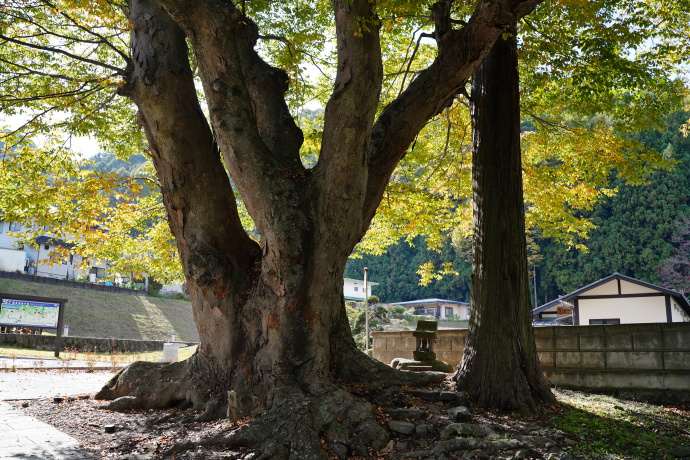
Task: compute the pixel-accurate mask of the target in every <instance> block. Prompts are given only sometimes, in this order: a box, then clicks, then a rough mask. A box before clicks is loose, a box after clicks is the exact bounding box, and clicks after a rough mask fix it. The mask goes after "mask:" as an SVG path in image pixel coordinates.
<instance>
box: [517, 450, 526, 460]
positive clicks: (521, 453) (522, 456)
mask: <svg viewBox="0 0 690 460" xmlns="http://www.w3.org/2000/svg"><path fill="white" fill-rule="evenodd" d="M527 455H529V453H528V452H527V451H526V450H525V449H520V450H518V451H517V452H515V458H516V459H517V460H522V459H525V458H527Z"/></svg>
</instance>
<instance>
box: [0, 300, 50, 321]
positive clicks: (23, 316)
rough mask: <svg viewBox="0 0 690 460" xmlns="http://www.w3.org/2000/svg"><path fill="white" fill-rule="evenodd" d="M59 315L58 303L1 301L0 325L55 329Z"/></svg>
mask: <svg viewBox="0 0 690 460" xmlns="http://www.w3.org/2000/svg"><path fill="white" fill-rule="evenodd" d="M59 314H60V304H59V303H52V302H36V301H31V300H19V299H2V303H1V304H0V324H3V325H10V326H22V327H45V328H57V327H58V318H59Z"/></svg>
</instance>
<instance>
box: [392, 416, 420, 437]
mask: <svg viewBox="0 0 690 460" xmlns="http://www.w3.org/2000/svg"><path fill="white" fill-rule="evenodd" d="M388 428H389V429H390V430H391V431H393V432H395V433H399V434H404V435H407V436H409V435H411V434H412V433H414V432H415V424H414V423H410V422H400V421H397V420H391V421H389V422H388Z"/></svg>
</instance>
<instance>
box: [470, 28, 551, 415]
mask: <svg viewBox="0 0 690 460" xmlns="http://www.w3.org/2000/svg"><path fill="white" fill-rule="evenodd" d="M517 69H518V58H517V40H516V37H515V27H514V26H512V27H511V28H510V29H506V34H505V35H504V37H503V38H499V39H498V41H497V42H496V43H495V44H494V46H493V48H492V49H491V52H490V53H489V55H488V56H487V58H486V59H485V60H484V61H483V63H482V65H481V66H480V67H479V68H478V69H477V70H476V71H475V72H474V74H473V75H472V94H471V104H472V105H471V111H472V125H473V130H472V133H473V140H472V142H473V168H472V179H473V189H472V191H473V198H474V224H473V231H474V237H473V238H474V241H473V248H474V253H473V259H472V296H471V304H472V316H471V319H470V327H469V333H468V336H467V343H466V345H465V351H464V354H463V360H462V363H461V365H460V369H459V371H458V375H457V377H458V382H459V384H460V385H461V386H462V387H463V388H464V389H465V390H466V391H467V392H468V395H469V396H470V398H471V400H472V401H473V403H474V404H476V405H479V406H482V407H489V408H497V409H503V410H509V411H520V412H525V413H531V412H534V411H536V410H537V408H538V406H539V405H542V404H552V403H554V402H555V399H554V396H553V394H552V393H551V390H550V388H549V385H548V383H547V382H546V381H545V379H544V377H543V375H542V371H541V366H540V364H539V357H538V355H537V351H536V347H535V344H534V333H533V331H532V318H531V301H530V293H529V276H528V272H527V249H526V242H525V213H524V201H523V194H522V165H521V152H520V95H519V77H518V70H517Z"/></svg>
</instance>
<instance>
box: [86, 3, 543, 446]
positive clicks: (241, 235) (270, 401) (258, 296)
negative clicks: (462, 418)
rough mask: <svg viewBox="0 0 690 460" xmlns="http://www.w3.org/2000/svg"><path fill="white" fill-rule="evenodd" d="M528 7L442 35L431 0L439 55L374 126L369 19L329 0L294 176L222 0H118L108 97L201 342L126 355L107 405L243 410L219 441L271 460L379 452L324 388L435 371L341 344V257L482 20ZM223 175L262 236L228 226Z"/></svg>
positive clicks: (293, 157)
mask: <svg viewBox="0 0 690 460" xmlns="http://www.w3.org/2000/svg"><path fill="white" fill-rule="evenodd" d="M539 1H540V0H498V1H492V2H484V3H483V5H484V6H483V7H482V8H479V9H478V10H477V13H476V16H477V17H474V16H473V18H472V19H470V21H469V22H468V25H467V26H465V27H464V28H463V29H462V30H460V31H458V30H453V29H451V28H450V25H451V21H450V2H449V1H448V0H442V1H440V2H438V3H437V4H436V5H435V6H434V8H435V11H436V13H437V14H436V38H437V41H438V43H439V55H438V58H437V59H436V61H435V62H434V64H433V65H432V66H431V67H429V69H427V70H426V71H423V72H420V74H419V75H418V76H417V78H416V79H415V80H414V81H413V82H412V83H411V84H410V86H409V87H408V88H407V89H406V90H405V91H404V92H403V93H402V95H401V96H400V97H399V98H398V99H396V100H395V101H393V102H392V103H391V104H389V105H388V106H387V107H386V108H385V109H384V110H383V112H382V113H381V114H380V115H379V117H378V120H377V121H376V122H374V121H375V115H376V111H377V108H378V99H379V92H380V88H381V80H382V71H383V69H382V64H381V50H380V45H379V37H378V29H377V28H376V27H369V28H367V30H366V31H362V30H360V26H359V25H358V24H361V23H362V22H361V20H362V18H365V21H364V23H365V24H373V23H376V21H377V18H376V13H375V4H374V2H371V1H370V0H335V1H334V2H333V8H334V16H335V23H336V33H337V39H338V73H337V76H336V79H335V87H334V90H333V94H332V96H331V99H330V100H329V102H328V104H327V106H326V110H325V116H324V120H325V121H324V130H323V140H322V146H321V152H320V155H319V160H318V163H317V164H316V166H315V167H313V168H312V169H306V168H305V167H304V166H303V165H302V163H301V161H300V156H299V150H300V146H301V144H302V140H303V139H302V132H301V130H300V129H299V128H298V127H297V125H296V124H295V122H294V120H293V118H292V116H291V115H290V112H289V110H288V108H287V105H286V103H285V92H286V91H287V76H286V75H285V73H284V72H282V71H281V70H279V69H276V68H273V67H271V66H269V65H268V64H266V63H265V62H264V61H262V60H261V59H260V57H259V56H258V55H257V54H256V51H255V50H254V46H255V44H256V40H257V38H258V29H257V27H256V25H255V24H254V23H253V22H252V21H251V19H249V18H248V17H246V16H245V15H244V14H243V13H241V12H240V11H239V10H238V9H237V8H235V6H234V5H233V4H232V3H231V2H229V1H226V0H204V1H197V2H188V1H181V0H160V4H159V2H158V1H157V0H131V1H130V2H129V16H130V20H131V24H132V36H131V46H132V61H131V63H130V65H129V66H128V72H129V75H128V78H127V82H126V84H125V85H124V86H122V87H121V88H120V90H119V92H120V94H121V95H123V96H126V97H128V98H130V99H131V100H132V101H134V102H135V103H136V104H137V106H138V108H139V113H138V116H139V121H140V123H141V125H142V126H143V128H144V131H145V133H146V136H147V139H148V142H149V153H150V155H151V157H152V159H153V163H154V165H155V167H156V172H157V174H158V178H159V181H160V184H161V191H162V194H163V201H164V204H165V207H166V210H167V213H168V216H169V223H170V228H171V230H172V233H173V235H174V236H175V238H176V240H177V246H178V250H179V254H180V260H181V262H182V267H183V270H184V273H185V277H186V279H187V284H188V287H189V291H190V297H191V300H192V308H193V311H194V321H195V323H196V325H197V328H198V330H199V337H200V345H199V349H198V351H197V353H196V354H195V355H194V356H193V357H192V358H190V359H189V360H187V361H185V362H183V363H174V364H153V363H135V364H133V365H131V366H129V367H128V368H127V369H126V370H124V371H123V372H121V373H120V374H118V375H117V376H116V377H115V378H114V379H113V380H112V381H111V382H109V383H108V384H107V385H106V386H105V387H104V388H103V389H102V390H101V392H100V393H99V394H98V395H97V396H98V397H100V398H106V399H115V398H120V397H124V399H119V400H115V401H113V405H112V406H111V407H112V408H120V409H122V408H135V407H139V408H161V407H170V406H172V405H183V406H185V407H187V406H191V407H193V408H194V409H202V410H203V413H202V414H201V415H199V416H197V417H196V418H197V419H202V420H207V419H211V418H215V417H222V416H224V415H225V414H226V411H228V412H227V413H228V414H229V415H230V416H231V417H239V416H242V417H244V416H253V417H258V418H257V420H256V421H255V422H253V423H251V424H246V425H243V427H242V428H240V429H238V430H235V431H234V432H232V433H231V434H230V435H229V436H228V437H227V438H225V439H224V440H223V442H226V443H231V444H232V443H236V444H242V445H249V446H253V447H260V448H262V449H263V450H264V453H266V455H268V456H269V457H270V458H288V457H289V458H300V459H307V458H326V457H327V456H326V454H325V453H324V451H323V449H322V447H321V444H322V443H321V440H320V438H319V436H322V435H325V436H326V437H327V438H328V439H330V440H331V441H333V442H338V443H341V444H345V445H348V446H349V447H350V448H351V449H354V448H361V447H362V446H364V445H369V446H371V447H373V448H378V447H382V446H383V443H384V442H385V441H386V440H387V433H386V432H385V430H383V428H381V427H380V426H379V425H378V423H377V422H376V418H375V413H374V410H373V407H372V406H371V405H369V404H365V403H363V402H361V401H357V400H356V399H355V398H354V397H353V396H352V395H350V394H349V393H348V392H347V391H344V390H343V389H342V388H341V386H340V385H341V384H342V383H348V382H361V381H373V380H375V381H379V382H383V383H388V384H415V383H416V384H419V383H424V382H431V381H438V380H439V377H438V376H434V375H426V376H425V375H415V374H410V373H401V372H398V371H394V370H392V369H391V368H390V367H388V366H385V365H383V364H382V363H379V362H377V361H374V360H372V359H371V358H369V357H367V356H365V355H364V354H362V353H360V352H359V351H357V348H356V346H355V344H354V341H353V339H352V337H351V334H350V330H349V325H348V323H347V318H346V315H345V308H344V302H343V292H342V290H343V286H342V283H343V273H344V268H345V263H346V260H347V257H348V255H349V254H350V252H351V251H352V249H353V248H354V246H355V245H356V244H357V242H358V241H359V240H360V239H361V238H362V236H363V235H364V233H365V232H366V229H367V228H368V226H369V223H370V222H371V219H372V218H373V216H374V214H375V212H376V208H377V206H378V203H379V201H380V200H381V197H382V195H383V193H384V189H385V186H386V184H387V181H388V179H389V178H390V176H391V174H392V172H393V170H394V168H395V167H396V165H397V163H398V161H399V160H400V159H401V158H402V156H403V155H404V153H405V151H406V149H407V147H408V146H409V145H410V143H411V142H412V140H413V139H414V137H415V136H416V134H417V133H418V132H419V130H420V129H421V128H422V127H423V126H424V124H425V123H426V122H427V121H428V120H429V119H430V118H431V117H433V116H434V115H436V114H438V113H439V112H440V111H441V110H442V109H443V108H444V107H445V106H446V105H447V104H449V103H450V102H451V101H452V99H453V97H454V95H455V94H456V93H457V92H458V91H459V89H460V88H462V87H464V85H465V83H466V81H467V79H468V78H469V76H470V75H471V73H472V71H473V69H475V68H476V66H477V65H478V64H479V62H481V59H482V58H483V57H484V55H485V54H486V52H487V51H488V49H487V46H488V45H487V43H491V42H493V41H494V40H495V39H496V37H497V36H498V34H499V32H498V29H497V28H496V27H495V25H496V24H497V23H503V22H505V20H507V19H510V20H513V19H514V18H516V17H520V16H521V15H524V14H527V13H528V12H529V11H531V9H533V8H534V6H535V5H536V4H537V3H538V2H539ZM161 4H162V6H161ZM186 40H189V43H191V45H192V47H193V50H194V57H195V62H196V64H198V69H199V77H200V79H201V82H202V84H203V87H204V94H205V97H206V104H207V106H208V111H209V115H210V121H211V126H213V130H211V128H210V127H209V124H208V122H207V120H206V118H205V117H204V114H203V112H202V109H201V106H200V103H199V101H198V99H197V96H196V88H195V86H194V79H193V75H192V71H191V69H190V66H189V58H188V49H187V42H186ZM221 158H222V160H221ZM226 168H227V172H229V174H230V176H231V177H232V180H233V182H234V184H235V185H236V186H237V188H238V189H239V191H240V194H241V195H242V199H243V200H244V203H245V204H246V207H247V210H248V212H249V214H250V215H251V217H252V219H253V221H254V223H255V224H256V227H257V230H258V233H259V234H260V235H261V240H260V243H257V242H255V241H253V240H252V239H250V238H249V236H247V234H246V232H245V231H244V230H243V229H242V225H241V223H240V219H239V216H238V213H237V207H236V203H235V198H234V195H233V191H232V189H231V187H230V182H229V180H228V178H227V175H226ZM229 392H232V393H229ZM235 402H236V404H235ZM324 432H326V433H325V434H324ZM365 454H366V452H365Z"/></svg>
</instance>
